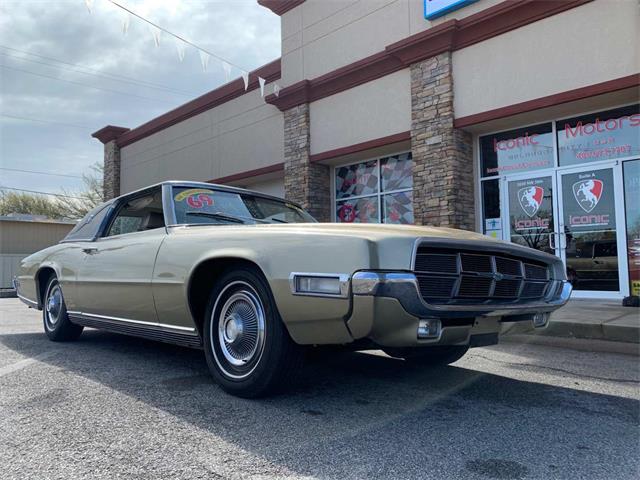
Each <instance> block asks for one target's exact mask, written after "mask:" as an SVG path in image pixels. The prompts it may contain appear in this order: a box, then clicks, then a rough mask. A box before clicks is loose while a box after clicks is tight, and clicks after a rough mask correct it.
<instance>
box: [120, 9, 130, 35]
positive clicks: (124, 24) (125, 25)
mask: <svg viewBox="0 0 640 480" xmlns="http://www.w3.org/2000/svg"><path fill="white" fill-rule="evenodd" d="M129 23H131V15H130V14H129V13H128V12H125V13H124V15H123V16H122V23H121V26H122V34H123V35H126V34H127V32H128V31H129Z"/></svg>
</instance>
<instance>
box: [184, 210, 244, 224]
mask: <svg viewBox="0 0 640 480" xmlns="http://www.w3.org/2000/svg"><path fill="white" fill-rule="evenodd" d="M184 214H185V215H192V216H194V217H209V218H215V219H217V220H225V221H227V222H232V223H245V221H244V220H243V219H242V218H240V217H234V216H233V215H227V214H226V213H222V212H185V213H184Z"/></svg>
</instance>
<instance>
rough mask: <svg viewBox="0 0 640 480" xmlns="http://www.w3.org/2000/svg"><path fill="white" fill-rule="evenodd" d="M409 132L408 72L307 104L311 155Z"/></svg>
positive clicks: (409, 82) (406, 70)
mask: <svg viewBox="0 0 640 480" xmlns="http://www.w3.org/2000/svg"><path fill="white" fill-rule="evenodd" d="M409 130H411V78H410V74H409V69H405V70H400V71H399V72H396V73H392V74H391V75H387V76H385V77H382V78H379V79H377V80H374V81H372V82H368V83H365V84H363V85H360V86H358V87H355V88H352V89H350V90H346V91H344V92H341V93H338V94H336V95H332V96H330V97H327V98H323V99H321V100H318V101H316V102H313V103H311V154H315V153H320V152H325V151H327V150H333V149H335V148H340V147H346V146H349V145H354V144H357V143H362V142H366V141H368V140H373V139H376V138H381V137H386V136H388V135H393V134H395V133H401V132H407V131H409Z"/></svg>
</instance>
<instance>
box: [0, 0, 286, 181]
mask: <svg viewBox="0 0 640 480" xmlns="http://www.w3.org/2000/svg"><path fill="white" fill-rule="evenodd" d="M117 1H118V3H121V4H122V5H124V6H126V7H127V8H129V9H130V10H132V11H134V12H136V13H138V14H140V15H141V16H143V17H145V18H147V19H149V20H151V21H153V22H154V23H156V24H157V25H160V26H162V27H164V28H166V29H167V30H169V31H171V32H174V33H176V34H178V35H180V36H181V37H183V38H186V39H188V40H190V41H191V42H193V43H194V44H196V45H198V46H200V47H202V48H204V49H206V50H208V51H210V52H212V53H215V54H216V55H218V56H220V57H222V58H224V59H226V60H227V61H229V62H230V63H231V64H233V65H235V66H237V67H238V68H242V69H244V70H253V69H255V68H257V67H259V66H261V65H264V64H265V63H268V62H270V61H272V60H274V59H276V58H278V57H279V55H280V18H279V17H278V16H276V15H275V14H273V13H272V12H271V11H269V10H268V9H266V8H263V7H261V6H260V5H258V3H257V1H256V0H183V1H178V0H142V1H136V0H117ZM90 3H92V6H91V13H90V12H89V10H88V8H87V6H86V5H85V2H84V0H66V1H65V0H63V1H59V0H58V1H53V0H51V1H29V0H19V1H11V0H9V1H7V0H2V2H0V187H13V188H20V189H28V190H37V191H43V192H54V193H61V192H63V191H66V192H68V193H74V192H77V191H80V190H81V189H82V185H83V183H82V180H81V178H78V177H81V175H82V174H83V173H91V165H92V164H95V163H96V162H100V163H101V162H102V151H103V150H102V148H103V147H102V144H101V143H100V142H98V140H96V139H94V138H91V133H93V132H95V131H96V130H98V129H100V128H102V127H103V126H105V125H108V124H109V125H117V126H123V127H128V128H133V127H136V126H138V125H140V124H142V123H145V122H147V121H148V120H150V119H152V118H154V117H156V116H158V115H160V114H162V113H165V112H167V111H168V110H171V109H173V108H175V107H177V106H178V105H181V104H183V103H185V102H188V101H189V100H191V99H193V98H195V97H197V96H199V95H202V94H203V93H206V92H208V91H210V90H213V89H215V88H217V87H219V86H221V85H222V84H224V83H225V74H224V70H223V68H222V66H221V63H220V62H219V61H216V60H215V59H214V58H211V59H210V62H209V64H208V67H207V70H206V71H204V70H203V67H202V63H201V59H200V54H199V52H198V51H197V50H196V49H193V48H190V47H187V48H186V49H185V56H184V59H183V61H182V62H180V60H179V56H178V48H177V46H176V41H175V40H174V39H173V38H172V37H171V36H169V35H167V34H164V33H163V34H161V36H160V44H159V46H156V45H155V41H154V36H153V33H152V29H151V28H149V26H148V25H147V24H146V23H145V22H143V21H142V20H139V19H137V18H135V17H130V18H129V23H128V29H127V32H126V34H123V23H125V22H126V20H125V19H126V17H127V16H128V14H126V13H125V12H124V11H123V10H121V9H119V8H118V7H116V6H114V5H112V4H111V3H109V1H108V0H93V2H90ZM239 76H240V73H239V70H238V69H237V68H233V70H232V74H231V77H232V79H233V78H237V77H239ZM15 169H19V170H31V171H37V172H47V173H50V174H57V175H44V174H33V173H25V172H16V171H13V170H15Z"/></svg>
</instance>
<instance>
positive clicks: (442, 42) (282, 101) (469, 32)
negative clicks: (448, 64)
mask: <svg viewBox="0 0 640 480" xmlns="http://www.w3.org/2000/svg"><path fill="white" fill-rule="evenodd" d="M591 1H593V0H564V1H557V0H506V1H504V2H502V3H499V4H497V5H494V6H492V7H489V8H487V9H485V10H482V11H480V12H478V13H474V14H473V15H470V16H468V17H465V18H463V19H461V20H457V19H452V20H448V21H446V22H444V23H442V24H440V25H437V26H435V27H432V28H429V29H428V30H425V31H423V32H420V33H417V34H415V35H412V36H410V37H407V38H405V39H403V40H401V41H399V42H396V43H393V44H391V45H388V46H387V47H386V48H385V49H384V51H382V52H379V53H376V54H374V55H371V56H369V57H366V58H364V59H362V60H359V61H358V62H355V63H352V64H350V65H347V66H345V67H341V68H338V69H336V70H334V71H332V72H329V73H327V74H325V75H322V76H320V77H317V78H314V79H312V80H303V81H301V82H298V83H295V84H293V85H290V86H288V87H286V88H283V89H282V90H281V91H280V94H279V95H278V96H277V97H276V96H275V95H273V94H272V95H269V96H267V97H266V101H267V102H268V103H271V104H272V105H275V106H276V107H278V108H279V109H280V110H282V111H284V110H288V109H289V108H292V107H294V106H296V105H300V104H302V103H308V102H312V101H315V100H319V99H321V98H325V97H328V96H330V95H334V94H336V93H338V92H342V91H345V90H348V89H350V88H353V87H356V86H358V85H361V84H363V83H367V82H370V81H372V80H375V79H377V78H380V77H384V76H386V75H389V74H390V73H393V72H396V71H398V70H402V69H403V68H407V67H408V66H409V65H411V64H412V63H415V62H418V61H420V60H424V59H426V58H430V57H433V56H434V55H438V54H439V53H443V52H446V51H453V50H458V49H461V48H464V47H468V46H470V45H473V44H475V43H479V42H482V41H484V40H487V39H489V38H492V37H495V36H497V35H500V34H502V33H505V32H508V31H510V30H515V29H516V28H519V27H522V26H524V25H527V24H529V23H533V22H536V21H538V20H542V19H543V18H546V17H550V16H552V15H556V14H557V13H560V12H563V11H566V10H569V9H571V8H575V7H578V6H580V5H583V4H585V3H588V2H591Z"/></svg>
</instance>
